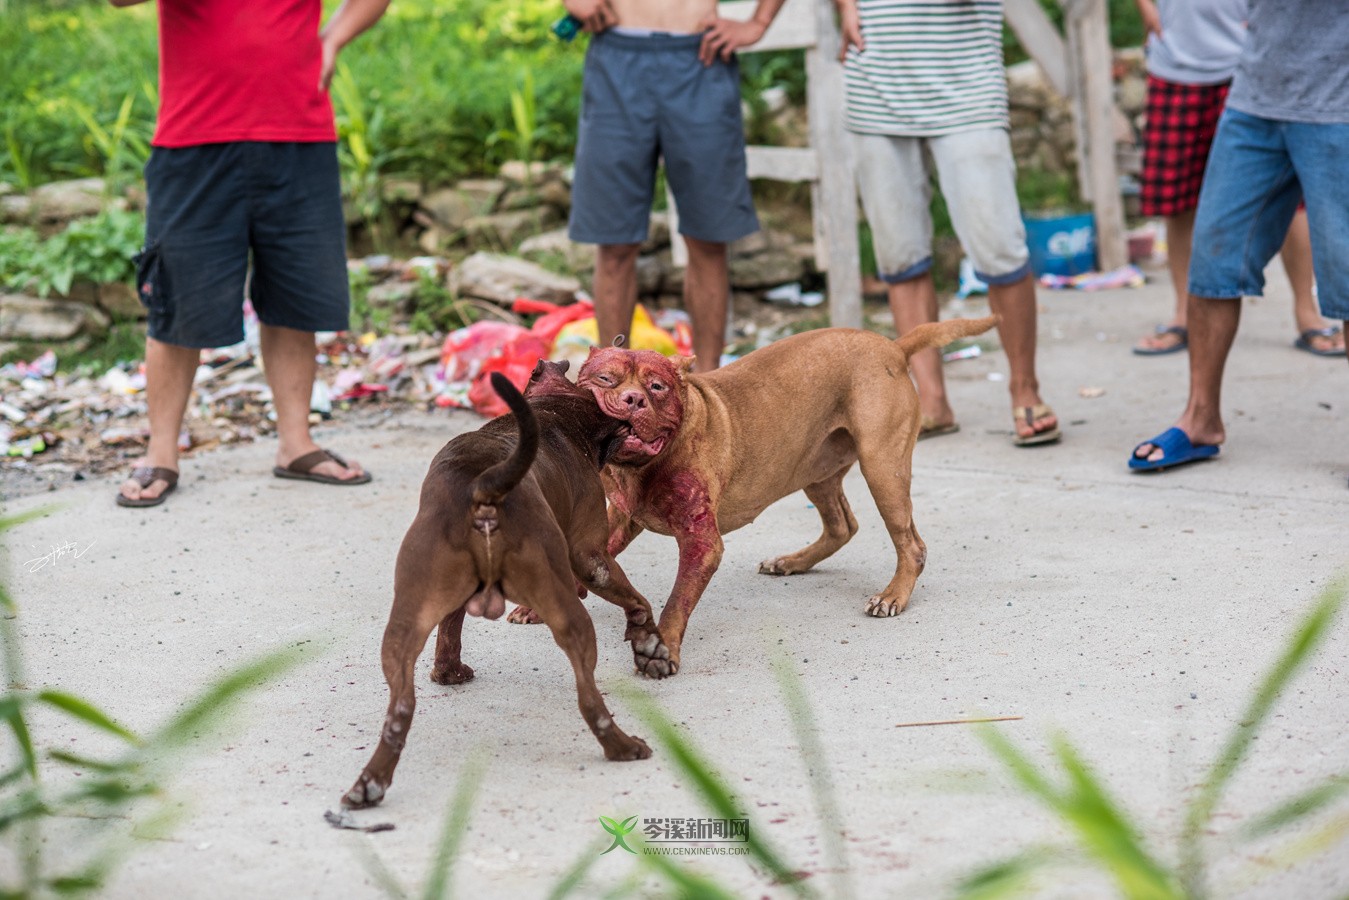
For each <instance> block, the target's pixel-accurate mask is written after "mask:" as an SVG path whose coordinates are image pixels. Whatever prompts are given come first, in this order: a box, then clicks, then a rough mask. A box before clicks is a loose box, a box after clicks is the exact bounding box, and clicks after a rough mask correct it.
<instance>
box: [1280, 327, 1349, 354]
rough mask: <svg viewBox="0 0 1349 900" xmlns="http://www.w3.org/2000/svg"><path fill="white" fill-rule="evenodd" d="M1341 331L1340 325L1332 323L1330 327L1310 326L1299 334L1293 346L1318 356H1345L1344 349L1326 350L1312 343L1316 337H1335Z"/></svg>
mask: <svg viewBox="0 0 1349 900" xmlns="http://www.w3.org/2000/svg"><path fill="white" fill-rule="evenodd" d="M1339 333H1340V326H1338V325H1331V326H1330V327H1329V328H1308V329H1307V330H1306V331H1304V332H1302V334H1299V335H1298V336H1297V340H1295V341H1293V346H1294V347H1296V348H1298V349H1299V350H1306V351H1307V352H1308V353H1311V354H1314V355H1316V356H1336V357H1338V356H1344V351H1343V350H1326V349H1324V348H1322V347H1317V346H1316V345H1315V344H1313V343H1312V341H1313V340H1314V339H1316V338H1319V337H1321V338H1333V337H1334V336H1335V335H1337V334H1339Z"/></svg>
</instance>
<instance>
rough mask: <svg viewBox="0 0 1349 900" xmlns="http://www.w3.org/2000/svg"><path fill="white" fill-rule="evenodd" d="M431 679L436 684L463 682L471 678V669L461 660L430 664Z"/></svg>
mask: <svg viewBox="0 0 1349 900" xmlns="http://www.w3.org/2000/svg"><path fill="white" fill-rule="evenodd" d="M431 680H432V681H434V682H435V683H436V684H463V683H464V682H465V681H472V680H473V669H471V668H470V667H468V666H466V665H464V664H463V663H461V662H460V663H451V664H450V665H447V666H442V665H436V666H432V668H431Z"/></svg>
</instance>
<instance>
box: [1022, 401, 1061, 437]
mask: <svg viewBox="0 0 1349 900" xmlns="http://www.w3.org/2000/svg"><path fill="white" fill-rule="evenodd" d="M1052 415H1054V410H1053V409H1052V408H1051V407H1050V406H1049V404H1047V403H1037V404H1035V405H1034V406H1022V407H1013V408H1012V419H1013V421H1014V422H1015V423H1016V424H1017V425H1020V424H1021V423H1022V422H1025V423H1026V424H1027V425H1029V426H1030V427H1031V428H1034V427H1035V423H1036V422H1037V421H1039V420H1040V419H1046V418H1048V417H1050V416H1052ZM1061 437H1063V432H1062V431H1060V430H1059V426H1058V425H1055V426H1054V427H1053V428H1050V429H1047V430H1045V431H1037V432H1035V433H1034V434H1026V435H1023V434H1021V433H1020V432H1019V431H1018V432H1016V433H1015V434H1014V435H1013V437H1012V443H1013V444H1015V445H1016V446H1018V447H1035V446H1038V445H1040V444H1052V443H1054V442H1055V441H1057V440H1058V439H1059V438H1061Z"/></svg>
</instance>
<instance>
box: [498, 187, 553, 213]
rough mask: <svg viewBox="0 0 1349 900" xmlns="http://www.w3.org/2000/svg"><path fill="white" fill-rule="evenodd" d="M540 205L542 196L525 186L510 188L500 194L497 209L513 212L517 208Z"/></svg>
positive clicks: (531, 207) (529, 207) (530, 207)
mask: <svg viewBox="0 0 1349 900" xmlns="http://www.w3.org/2000/svg"><path fill="white" fill-rule="evenodd" d="M542 205H543V198H542V197H541V196H539V192H538V191H535V190H533V189H532V188H526V187H518V188H510V189H509V190H507V191H506V193H505V194H502V196H501V201H500V202H499V203H497V211H498V212H513V211H515V210H518V209H533V208H534V207H536V206H542Z"/></svg>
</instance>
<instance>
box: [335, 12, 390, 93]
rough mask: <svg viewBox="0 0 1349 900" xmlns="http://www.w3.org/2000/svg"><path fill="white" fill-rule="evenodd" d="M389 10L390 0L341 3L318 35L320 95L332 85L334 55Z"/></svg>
mask: <svg viewBox="0 0 1349 900" xmlns="http://www.w3.org/2000/svg"><path fill="white" fill-rule="evenodd" d="M388 8H389V0H342V5H341V6H339V7H338V8H337V12H335V13H333V17H332V18H331V19H329V20H328V24H327V25H324V26H323V30H322V31H320V32H319V41H320V43H321V44H322V46H323V56H322V62H321V63H320V65H319V84H318V88H319V90H320V91H326V90H328V85H330V84H332V81H333V67H334V66H335V65H336V64H337V51H339V50H341V49H342V48H343V47H345V46H346V45H347V44H349V43H351V41H352V40H353V39H354V38H355V37H356V35H358V34H360V33H361V32H362V31H365V30H366V29H367V28H369V27H370V26H371V25H374V24H375V23H376V22H378V21H379V17H380V16H382V15H384V10H386V9H388Z"/></svg>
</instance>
